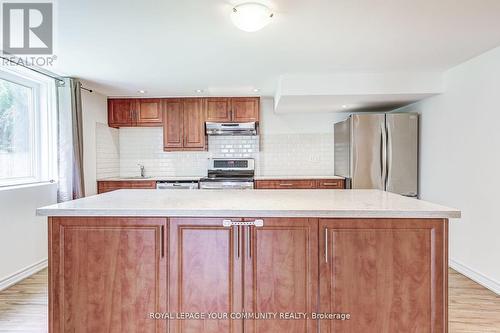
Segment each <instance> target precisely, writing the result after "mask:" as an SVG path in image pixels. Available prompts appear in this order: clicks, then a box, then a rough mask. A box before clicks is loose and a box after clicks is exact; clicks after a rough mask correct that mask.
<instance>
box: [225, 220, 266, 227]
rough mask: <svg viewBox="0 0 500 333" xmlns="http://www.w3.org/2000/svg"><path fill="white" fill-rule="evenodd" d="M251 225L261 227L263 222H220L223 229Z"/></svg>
mask: <svg viewBox="0 0 500 333" xmlns="http://www.w3.org/2000/svg"><path fill="white" fill-rule="evenodd" d="M246 225H253V226H254V227H263V226H264V220H253V221H232V220H222V226H223V227H226V228H228V227H231V226H246Z"/></svg>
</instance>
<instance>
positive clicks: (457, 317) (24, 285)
mask: <svg viewBox="0 0 500 333" xmlns="http://www.w3.org/2000/svg"><path fill="white" fill-rule="evenodd" d="M449 288H450V289H449V296H450V297H449V309H450V311H449V319H450V321H449V332H450V333H483V332H495V333H500V296H497V295H495V294H494V293H493V292H491V291H489V290H487V289H485V288H483V287H482V286H480V285H478V284H477V283H475V282H473V281H472V280H469V279H468V278H466V277H464V276H463V275H461V274H459V273H457V272H455V271H453V270H451V269H450V278H449ZM0 332H1V333H5V332H13V333H14V332H23V333H44V332H47V270H46V269H45V270H43V271H41V272H39V273H37V274H35V275H33V276H32V277H29V278H27V279H26V280H24V281H22V282H21V283H19V284H17V285H15V286H12V287H10V288H9V289H6V290H4V291H2V292H0Z"/></svg>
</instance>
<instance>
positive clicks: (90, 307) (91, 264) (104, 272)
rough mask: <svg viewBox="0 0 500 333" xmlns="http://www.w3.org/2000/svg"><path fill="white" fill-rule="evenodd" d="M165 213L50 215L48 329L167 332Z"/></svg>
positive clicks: (56, 331)
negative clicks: (159, 316) (158, 316)
mask: <svg viewBox="0 0 500 333" xmlns="http://www.w3.org/2000/svg"><path fill="white" fill-rule="evenodd" d="M167 228H168V225H167V220H166V219H165V218H144V217H140V218H119V217H93V218H84V217H82V218H76V217H73V218H71V219H68V218H64V217H63V218H55V217H53V218H51V221H49V244H50V245H49V252H50V261H51V264H50V267H51V269H50V272H49V273H50V276H49V279H50V282H49V283H50V285H51V286H52V288H50V290H49V293H50V296H49V298H50V305H49V307H50V308H49V313H50V314H51V317H50V324H49V325H50V327H49V330H48V331H49V332H51V333H64V332H166V331H167V327H166V325H167V323H166V321H165V320H152V319H150V318H149V316H148V314H149V313H154V312H164V311H168V308H167V260H166V259H167V258H166V257H167V254H166V253H167V252H166V241H165V240H166V236H167Z"/></svg>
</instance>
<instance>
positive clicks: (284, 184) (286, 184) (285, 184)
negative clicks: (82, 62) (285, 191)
mask: <svg viewBox="0 0 500 333" xmlns="http://www.w3.org/2000/svg"><path fill="white" fill-rule="evenodd" d="M280 186H293V184H288V183H282V184H280Z"/></svg>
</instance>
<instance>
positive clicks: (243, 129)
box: [205, 121, 257, 135]
mask: <svg viewBox="0 0 500 333" xmlns="http://www.w3.org/2000/svg"><path fill="white" fill-rule="evenodd" d="M205 124H206V129H207V135H257V124H256V123H255V122H250V123H213V122H208V121H207V122H206V123H205Z"/></svg>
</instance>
